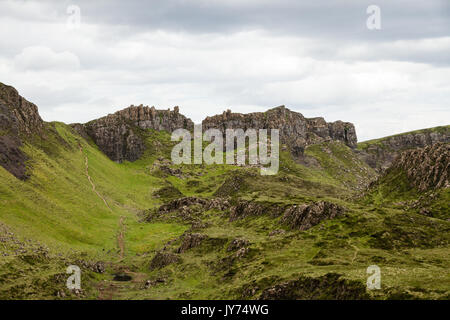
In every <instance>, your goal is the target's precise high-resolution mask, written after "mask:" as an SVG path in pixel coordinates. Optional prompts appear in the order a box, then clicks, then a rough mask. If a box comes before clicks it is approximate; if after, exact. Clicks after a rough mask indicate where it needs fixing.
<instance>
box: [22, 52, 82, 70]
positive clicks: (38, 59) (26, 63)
mask: <svg viewBox="0 0 450 320" xmlns="http://www.w3.org/2000/svg"><path fill="white" fill-rule="evenodd" d="M14 66H15V67H16V68H17V70H18V71H19V72H20V71H28V70H33V71H39V70H42V71H45V70H60V71H63V72H64V71H67V70H78V69H79V68H80V60H79V59H78V57H77V56H76V55H75V54H73V53H71V52H68V51H63V52H55V51H53V50H52V49H50V48H48V47H44V46H33V47H26V48H24V49H23V50H22V52H21V53H19V54H18V55H16V56H15V57H14Z"/></svg>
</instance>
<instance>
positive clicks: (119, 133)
mask: <svg viewBox="0 0 450 320" xmlns="http://www.w3.org/2000/svg"><path fill="white" fill-rule="evenodd" d="M72 127H73V128H74V129H75V130H76V131H77V132H78V133H79V134H80V135H82V136H84V137H86V136H89V137H91V138H92V140H93V141H94V142H95V143H96V144H97V145H98V147H99V148H100V150H102V151H103V152H104V153H105V154H106V155H107V156H108V157H109V158H110V159H111V160H113V161H116V162H122V161H124V160H128V161H136V160H137V159H139V157H140V156H141V155H142V154H143V152H144V150H145V143H144V141H143V138H142V137H141V136H140V135H139V130H140V129H143V130H145V129H154V130H157V131H162V130H165V131H168V132H172V131H173V130H175V129H179V128H184V129H188V130H192V129H193V127H194V123H193V122H192V121H191V120H190V119H188V118H186V117H185V116H183V115H182V114H180V113H179V108H178V107H175V108H174V110H173V111H171V110H170V109H168V110H156V109H155V107H151V108H149V107H148V106H145V107H144V106H142V105H140V106H138V107H136V106H130V107H128V108H126V109H123V110H121V111H117V112H116V113H114V114H109V115H107V116H106V117H103V118H100V119H97V120H93V121H90V122H88V123H86V124H72Z"/></svg>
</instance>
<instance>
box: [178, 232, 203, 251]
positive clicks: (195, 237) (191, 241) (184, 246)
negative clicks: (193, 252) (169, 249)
mask: <svg viewBox="0 0 450 320" xmlns="http://www.w3.org/2000/svg"><path fill="white" fill-rule="evenodd" d="M206 238H207V237H206V236H205V235H204V234H200V233H189V234H186V235H185V236H184V238H183V242H182V243H181V246H180V247H179V248H178V249H177V253H183V252H185V251H187V250H189V249H192V248H195V247H198V246H199V245H200V244H201V243H202V241H203V240H204V239H206Z"/></svg>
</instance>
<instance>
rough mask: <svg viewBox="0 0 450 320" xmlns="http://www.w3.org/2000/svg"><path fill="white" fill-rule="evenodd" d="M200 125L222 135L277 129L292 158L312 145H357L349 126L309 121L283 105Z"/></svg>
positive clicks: (229, 114) (226, 113) (225, 115)
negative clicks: (326, 142)
mask: <svg viewBox="0 0 450 320" xmlns="http://www.w3.org/2000/svg"><path fill="white" fill-rule="evenodd" d="M202 126H203V130H204V131H206V130H208V129H219V130H221V131H222V132H224V133H225V130H226V129H243V130H244V131H245V130H247V129H279V130H280V143H281V144H285V145H287V146H288V148H289V149H290V151H291V153H292V154H293V155H294V156H301V155H303V151H304V149H305V148H306V147H307V146H308V145H311V144H314V143H320V142H324V141H331V140H337V141H342V142H344V143H345V144H346V145H348V146H349V147H351V148H355V147H356V143H357V137H356V131H355V127H354V125H353V124H352V123H349V122H342V121H336V122H331V123H327V122H326V121H325V120H324V119H323V118H311V119H308V118H305V117H304V116H303V115H302V114H301V113H298V112H294V111H291V110H289V109H288V108H286V107H285V106H280V107H277V108H273V109H270V110H268V111H266V112H254V113H248V114H241V113H232V112H231V111H230V110H227V111H224V112H223V114H221V115H216V116H213V117H207V118H205V120H203V122H202Z"/></svg>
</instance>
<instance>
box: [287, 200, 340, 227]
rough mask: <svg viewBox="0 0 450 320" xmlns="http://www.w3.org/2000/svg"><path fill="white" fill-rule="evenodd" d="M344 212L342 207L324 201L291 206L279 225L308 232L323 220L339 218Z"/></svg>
mask: <svg viewBox="0 0 450 320" xmlns="http://www.w3.org/2000/svg"><path fill="white" fill-rule="evenodd" d="M344 211H345V209H344V208H343V207H341V206H339V205H337V204H334V203H331V202H326V201H320V202H316V203H313V204H310V205H307V204H302V205H298V206H291V207H289V208H288V209H287V210H286V211H285V213H284V215H283V217H282V219H281V223H282V224H285V225H288V226H289V227H290V228H291V229H295V230H308V229H310V228H312V227H314V226H315V225H317V224H319V223H320V222H321V221H323V220H327V219H333V218H336V217H338V216H341V215H342V214H343V213H344Z"/></svg>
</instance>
